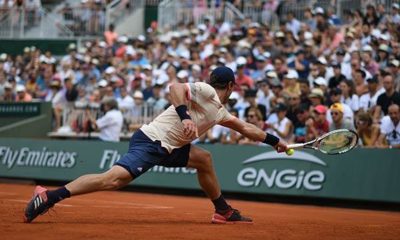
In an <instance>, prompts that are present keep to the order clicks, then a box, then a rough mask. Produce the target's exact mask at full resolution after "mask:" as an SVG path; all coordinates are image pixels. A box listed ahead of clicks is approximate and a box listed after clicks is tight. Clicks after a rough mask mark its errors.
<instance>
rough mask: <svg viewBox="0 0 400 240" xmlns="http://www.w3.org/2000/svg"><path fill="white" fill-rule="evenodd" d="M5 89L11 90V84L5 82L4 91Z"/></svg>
mask: <svg viewBox="0 0 400 240" xmlns="http://www.w3.org/2000/svg"><path fill="white" fill-rule="evenodd" d="M6 88H8V89H12V88H13V86H12V84H11V83H9V82H5V83H4V89H6Z"/></svg>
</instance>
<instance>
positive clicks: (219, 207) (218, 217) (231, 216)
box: [187, 145, 252, 223]
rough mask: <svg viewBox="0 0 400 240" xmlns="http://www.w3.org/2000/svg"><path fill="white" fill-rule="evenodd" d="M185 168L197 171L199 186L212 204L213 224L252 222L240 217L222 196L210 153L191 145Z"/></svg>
mask: <svg viewBox="0 0 400 240" xmlns="http://www.w3.org/2000/svg"><path fill="white" fill-rule="evenodd" d="M187 167H190V168H195V169H196V170H197V178H198V181H199V184H200V186H201V188H202V189H203V191H204V192H205V193H206V194H207V196H208V197H209V198H210V199H211V201H212V203H213V204H214V207H215V213H214V215H213V217H212V220H211V221H212V222H213V223H233V222H243V223H251V222H252V220H251V219H250V218H247V217H244V216H242V215H241V214H240V212H239V211H238V210H236V209H233V208H232V207H231V206H229V204H228V203H227V202H226V200H225V199H224V197H223V196H222V194H221V188H220V186H219V183H218V179H217V175H216V173H215V170H214V166H213V162H212V157H211V154H210V152H208V151H206V150H204V149H202V148H200V147H197V146H195V145H192V146H191V148H190V152H189V160H188V163H187Z"/></svg>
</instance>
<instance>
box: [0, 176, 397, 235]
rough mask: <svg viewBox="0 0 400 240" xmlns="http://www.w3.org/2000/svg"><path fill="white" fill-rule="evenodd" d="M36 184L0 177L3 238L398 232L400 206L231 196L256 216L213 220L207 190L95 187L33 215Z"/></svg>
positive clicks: (366, 233) (237, 206)
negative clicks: (186, 193) (178, 192)
mask: <svg viewBox="0 0 400 240" xmlns="http://www.w3.org/2000/svg"><path fill="white" fill-rule="evenodd" d="M33 189H34V186H32V185H18V184H0V204H1V205H0V239H2V240H12V239H30V240H35V239H41V240H50V239H57V240H62V239H77V240H80V239H85V240H86V239H118V240H124V239H206V240H207V239H217V240H224V239H241V240H245V239H282V240H286V239H296V240H301V239H307V240H309V239H340V240H342V239H357V240H358V239H361V240H369V239H400V213H399V212H384V211H371V210H353V209H341V208H330V207H315V206H298V205H288V204H275V203H261V202H248V201H237V200H233V201H230V203H231V204H232V205H233V206H234V207H236V208H238V209H240V210H241V211H242V212H243V213H244V214H246V215H248V216H251V217H253V219H254V221H255V222H254V224H251V225H249V224H235V225H214V224H211V223H210V219H211V214H212V212H213V207H212V205H211V203H210V202H209V201H208V200H207V199H206V198H200V197H181V196H168V195H158V194H148V193H146V194H145V193H131V192H118V191H115V192H98V193H93V194H89V195H84V196H78V197H73V198H71V199H67V200H65V201H63V202H61V203H60V204H57V205H56V207H55V208H54V209H55V211H49V213H46V214H45V215H43V216H39V217H38V218H37V219H36V220H35V221H34V222H33V223H30V224H26V223H22V213H23V209H24V208H25V205H26V203H27V201H28V200H29V199H30V198H31V194H32V191H33Z"/></svg>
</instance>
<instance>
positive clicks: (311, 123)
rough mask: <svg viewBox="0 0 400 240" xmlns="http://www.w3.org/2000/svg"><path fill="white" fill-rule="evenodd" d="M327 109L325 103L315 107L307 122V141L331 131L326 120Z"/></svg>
mask: <svg viewBox="0 0 400 240" xmlns="http://www.w3.org/2000/svg"><path fill="white" fill-rule="evenodd" d="M326 112H327V109H326V107H325V106H324V105H321V104H320V105H317V106H315V107H314V109H313V111H312V113H311V118H309V119H307V121H306V122H305V125H306V129H307V133H306V141H310V140H313V139H315V138H317V137H319V136H322V135H323V134H325V133H327V132H329V123H328V121H327V120H326Z"/></svg>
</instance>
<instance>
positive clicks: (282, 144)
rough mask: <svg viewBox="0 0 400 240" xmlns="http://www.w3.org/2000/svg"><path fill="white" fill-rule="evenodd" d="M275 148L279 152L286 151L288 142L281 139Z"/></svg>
mask: <svg viewBox="0 0 400 240" xmlns="http://www.w3.org/2000/svg"><path fill="white" fill-rule="evenodd" d="M274 148H275V150H276V151H277V152H278V153H281V152H286V150H287V144H286V143H285V142H283V141H282V140H280V141H279V142H278V144H276V145H275V147H274Z"/></svg>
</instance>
